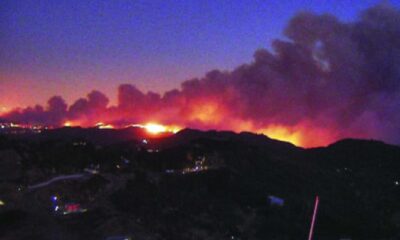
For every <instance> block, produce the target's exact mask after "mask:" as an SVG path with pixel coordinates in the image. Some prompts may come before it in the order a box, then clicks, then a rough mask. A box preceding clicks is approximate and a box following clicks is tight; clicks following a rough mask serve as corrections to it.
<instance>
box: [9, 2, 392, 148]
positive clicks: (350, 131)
mask: <svg viewBox="0 0 400 240" xmlns="http://www.w3.org/2000/svg"><path fill="white" fill-rule="evenodd" d="M284 34H285V37H286V38H285V40H281V39H277V40H275V41H274V42H273V44H272V50H271V51H269V50H267V49H260V50H257V51H256V52H255V53H254V60H253V61H252V62H251V63H249V64H244V65H241V66H238V67H237V68H236V69H234V70H232V71H227V72H222V71H219V70H213V71H210V72H208V73H207V74H206V75H205V76H204V77H202V78H195V79H191V80H188V81H185V82H183V83H182V85H181V88H180V89H173V90H171V91H168V92H166V93H165V94H164V95H162V96H161V95H159V94H157V93H153V92H148V93H144V92H142V91H140V90H138V89H137V88H136V87H135V86H133V85H129V84H124V85H121V86H119V89H118V103H117V105H115V106H109V105H108V103H109V101H108V98H107V97H106V96H105V95H104V94H103V93H101V92H99V91H92V92H91V93H89V94H88V95H87V97H86V98H81V99H79V100H77V101H76V102H75V103H73V104H72V105H71V106H69V107H68V106H67V105H66V104H65V102H64V100H63V99H62V98H61V97H58V96H56V97H52V98H51V99H50V100H49V101H48V105H47V106H46V107H42V106H35V107H28V108H26V109H16V110H14V111H12V112H9V113H7V114H6V115H4V116H3V118H6V119H9V120H10V121H18V122H25V123H40V124H51V125H55V126H61V125H62V124H63V123H64V122H65V121H67V120H68V121H73V122H74V121H75V122H77V123H78V124H79V125H83V126H92V125H94V124H96V122H99V121H103V122H107V123H110V124H116V125H118V124H120V125H122V124H129V123H141V122H147V121H156V122H160V123H163V124H177V125H180V126H183V127H194V128H200V129H210V128H213V129H214V128H215V129H228V130H229V129H230V130H235V131H243V130H247V131H255V132H262V133H266V134H271V135H274V134H278V135H279V134H281V135H288V136H290V137H294V138H299V139H300V140H299V142H300V144H301V145H303V146H315V145H320V144H326V143H329V142H331V141H334V140H337V139H339V138H343V137H362V138H377V139H382V140H385V141H388V142H391V143H397V144H398V143H400V125H399V124H398V123H399V122H400V111H399V109H400V89H399V88H400V11H399V10H398V9H395V8H393V7H390V6H386V5H378V6H375V7H373V8H370V9H367V10H365V11H364V12H362V13H361V14H360V17H359V18H358V19H357V21H355V22H350V23H349V22H341V21H339V20H338V19H337V18H336V17H335V16H332V15H328V14H324V15H317V14H314V13H310V12H301V13H299V14H297V15H296V16H294V17H293V18H292V19H291V20H290V22H289V23H288V25H287V27H286V29H285V30H284Z"/></svg>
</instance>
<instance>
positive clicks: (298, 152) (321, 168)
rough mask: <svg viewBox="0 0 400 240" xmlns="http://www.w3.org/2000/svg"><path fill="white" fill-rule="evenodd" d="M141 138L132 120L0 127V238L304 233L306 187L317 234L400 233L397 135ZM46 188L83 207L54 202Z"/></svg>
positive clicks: (394, 236) (210, 133)
mask: <svg viewBox="0 0 400 240" xmlns="http://www.w3.org/2000/svg"><path fill="white" fill-rule="evenodd" d="M145 137H146V135H145V134H144V133H143V132H142V131H141V130H139V129H134V128H129V129H123V130H108V129H94V128H93V129H81V128H63V129H56V130H48V131H44V132H42V133H41V134H25V135H0V193H1V194H0V200H2V201H3V202H4V203H5V205H4V206H0V239H105V238H106V237H108V236H121V235H125V236H131V237H132V238H133V239H171V240H179V239H182V240H183V239H249V240H250V239H306V237H307V234H308V228H309V224H310V220H311V214H312V209H313V203H314V198H315V196H316V195H318V196H320V200H321V201H320V208H319V212H318V215H317V222H316V226H315V239H341V238H348V239H397V238H398V237H400V236H399V235H398V234H399V232H400V202H399V201H398V199H399V196H400V185H399V182H400V175H399V169H400V148H399V147H398V146H393V145H387V144H385V143H383V142H378V141H372V140H354V139H347V140H342V141H339V142H336V143H334V144H332V145H329V146H328V147H323V148H314V149H303V148H298V147H295V146H293V145H291V144H289V143H285V142H279V141H275V140H272V139H270V138H268V137H265V136H263V135H255V134H251V133H240V134H235V133H232V132H217V131H208V132H202V131H197V130H191V129H185V130H182V131H181V132H179V133H177V134H175V135H171V136H165V137H163V138H157V139H151V138H145ZM143 140H146V141H143ZM88 171H91V173H89V172H88ZM95 171H98V173H95V174H93V173H94V172H95ZM84 172H86V175H85V177H83V178H81V179H74V180H64V181H58V182H54V183H52V184H49V185H47V186H45V187H42V188H38V189H34V190H32V189H30V188H29V187H30V186H32V185H34V184H38V183H43V182H46V181H48V180H49V179H52V178H54V177H57V176H61V175H63V176H64V175H71V174H78V173H84ZM54 195H56V196H57V197H58V198H59V200H58V201H59V203H58V204H59V206H60V207H63V206H67V205H65V204H70V203H74V204H76V203H79V205H74V206H79V207H80V208H82V209H87V212H80V213H74V214H68V215H62V214H59V213H57V212H55V211H54V209H53V207H54V206H53V205H52V202H51V200H50V199H51V197H52V196H54ZM270 197H273V198H274V199H278V200H279V201H280V200H283V202H282V204H281V205H280V204H276V203H275V204H272V202H270V200H269V198H270Z"/></svg>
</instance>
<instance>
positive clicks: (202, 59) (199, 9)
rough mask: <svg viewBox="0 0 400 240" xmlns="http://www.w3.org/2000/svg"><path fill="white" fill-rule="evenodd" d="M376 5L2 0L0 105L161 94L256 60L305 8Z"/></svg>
mask: <svg viewBox="0 0 400 240" xmlns="http://www.w3.org/2000/svg"><path fill="white" fill-rule="evenodd" d="M377 2H378V1H377V0H358V1H356V0H353V1H351V0H330V1H325V0H304V1H294V0H290V1H284V0H269V1H235V0H231V1H218V0H213V1H206V0H198V1H192V0H185V1H167V0H152V1H134V0H131V1H117V0H115V1H100V0H97V1H95V0H92V1H90V0H87V1H82V0H25V1H24V0H2V1H1V2H0V82H1V85H2V87H1V88H0V107H1V106H8V107H13V106H17V105H20V106H25V105H32V104H34V103H44V102H45V101H46V99H47V98H48V97H50V96H52V95H54V94H59V95H62V96H64V97H65V98H66V99H67V101H68V102H71V101H73V100H75V99H76V98H78V97H80V96H84V95H85V94H86V93H87V92H88V91H90V90H92V89H98V90H101V91H103V92H105V93H106V94H107V95H109V96H110V98H111V99H112V100H113V101H114V100H115V94H116V88H117V86H118V85H119V84H121V83H132V84H135V85H136V86H138V87H139V88H140V89H142V90H146V91H147V90H153V91H157V92H163V91H165V90H169V89H171V88H175V87H179V84H180V83H181V82H182V81H184V80H186V79H189V78H192V77H201V76H202V75H204V73H205V72H207V71H209V70H211V69H215V68H218V69H226V70H229V69H232V68H234V67H235V66H237V65H239V64H242V63H246V62H249V61H251V59H252V55H253V52H254V51H255V50H256V49H257V48H262V47H268V46H269V44H270V42H271V41H272V40H273V39H275V38H281V37H282V35H281V33H282V30H283V29H284V27H285V25H286V24H287V22H288V20H289V19H290V18H291V17H292V16H293V15H294V14H295V13H296V12H298V11H300V10H311V11H314V12H317V13H332V14H334V15H336V16H338V17H339V18H340V19H342V20H344V21H351V20H353V19H355V18H356V17H357V15H358V13H359V12H360V11H361V10H363V9H365V8H367V7H369V6H372V5H374V4H376V3H377ZM392 3H393V4H394V5H396V6H400V2H399V1H392Z"/></svg>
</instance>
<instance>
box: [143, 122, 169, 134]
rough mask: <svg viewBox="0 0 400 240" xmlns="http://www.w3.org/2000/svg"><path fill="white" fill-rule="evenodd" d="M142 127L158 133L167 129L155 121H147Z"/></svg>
mask: <svg viewBox="0 0 400 240" xmlns="http://www.w3.org/2000/svg"><path fill="white" fill-rule="evenodd" d="M144 128H145V129H146V131H148V132H149V133H152V134H159V133H163V132H166V131H167V127H165V126H163V125H161V124H157V123H147V124H146V125H144Z"/></svg>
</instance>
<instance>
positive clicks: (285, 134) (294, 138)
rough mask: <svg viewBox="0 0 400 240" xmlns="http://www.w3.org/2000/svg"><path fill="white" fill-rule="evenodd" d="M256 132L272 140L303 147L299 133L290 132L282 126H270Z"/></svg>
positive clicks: (301, 136)
mask: <svg viewBox="0 0 400 240" xmlns="http://www.w3.org/2000/svg"><path fill="white" fill-rule="evenodd" d="M257 132H258V133H262V134H264V135H266V136H268V137H270V138H272V139H277V140H280V141H285V142H290V143H292V144H294V145H296V146H304V145H303V137H304V136H303V134H302V132H301V131H296V130H291V129H290V128H287V127H285V126H282V125H270V126H268V127H267V128H265V129H261V130H259V131H257Z"/></svg>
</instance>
